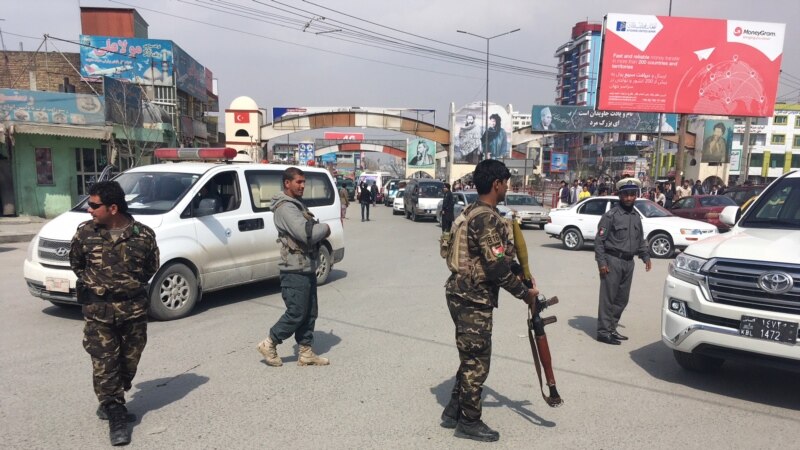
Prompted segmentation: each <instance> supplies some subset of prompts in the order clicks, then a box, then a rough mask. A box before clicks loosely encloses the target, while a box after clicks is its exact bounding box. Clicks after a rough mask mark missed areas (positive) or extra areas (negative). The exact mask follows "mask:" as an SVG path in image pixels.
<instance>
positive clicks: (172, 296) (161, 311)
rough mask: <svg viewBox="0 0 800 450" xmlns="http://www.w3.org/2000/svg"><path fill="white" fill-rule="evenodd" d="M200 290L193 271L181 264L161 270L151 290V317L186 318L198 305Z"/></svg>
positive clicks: (170, 265) (162, 318)
mask: <svg viewBox="0 0 800 450" xmlns="http://www.w3.org/2000/svg"><path fill="white" fill-rule="evenodd" d="M199 294H200V289H199V288H198V286H197V277H196V276H195V275H194V272H192V270H191V269H189V268H188V267H186V266H185V265H183V264H180V263H173V264H168V265H167V266H166V267H163V268H161V270H160V271H159V273H158V275H156V277H155V279H154V280H153V284H152V285H151V288H150V315H151V316H152V317H153V318H154V319H157V320H174V319H180V318H181V317H186V316H188V315H189V313H190V312H191V311H192V309H193V308H194V305H195V304H196V303H197V298H198V296H199Z"/></svg>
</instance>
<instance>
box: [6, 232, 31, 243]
mask: <svg viewBox="0 0 800 450" xmlns="http://www.w3.org/2000/svg"><path fill="white" fill-rule="evenodd" d="M34 237H36V233H20V234H7V235H2V234H0V244H15V243H19V242H30V241H31V240H32V239H33V238H34Z"/></svg>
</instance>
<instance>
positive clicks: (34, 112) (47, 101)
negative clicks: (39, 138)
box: [0, 89, 106, 125]
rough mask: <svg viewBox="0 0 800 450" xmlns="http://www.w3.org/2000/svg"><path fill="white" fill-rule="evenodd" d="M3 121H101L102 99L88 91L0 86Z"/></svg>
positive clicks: (96, 122) (71, 122)
mask: <svg viewBox="0 0 800 450" xmlns="http://www.w3.org/2000/svg"><path fill="white" fill-rule="evenodd" d="M3 121H13V122H39V123H58V124H68V125H105V123H106V119H105V102H104V100H103V97H96V96H94V95H88V94H70V93H64V92H41V91H25V90H17V89H0V122H3Z"/></svg>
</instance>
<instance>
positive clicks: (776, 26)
mask: <svg viewBox="0 0 800 450" xmlns="http://www.w3.org/2000/svg"><path fill="white" fill-rule="evenodd" d="M785 31H786V25H785V24H780V23H764V22H745V21H737V20H721V19H697V18H686V17H666V16H645V15H635V14H608V15H607V16H606V23H605V34H604V42H603V57H602V61H601V67H600V87H599V97H598V109H600V110H610V111H641V112H647V111H654V112H665V113H690V114H716V115H726V116H756V117H767V116H771V115H772V112H773V109H774V106H775V95H776V93H777V90H778V77H779V75H780V68H781V60H782V55H783V40H784V36H785Z"/></svg>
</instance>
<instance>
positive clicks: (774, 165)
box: [729, 103, 800, 184]
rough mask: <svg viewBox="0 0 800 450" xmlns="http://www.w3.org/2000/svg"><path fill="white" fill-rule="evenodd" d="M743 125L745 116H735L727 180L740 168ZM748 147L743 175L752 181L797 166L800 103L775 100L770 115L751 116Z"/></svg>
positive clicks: (769, 178) (736, 175)
mask: <svg viewBox="0 0 800 450" xmlns="http://www.w3.org/2000/svg"><path fill="white" fill-rule="evenodd" d="M744 129H745V120H744V119H741V118H737V119H735V122H734V127H733V143H732V146H731V154H732V158H731V167H730V171H729V175H730V178H731V179H732V180H729V182H730V181H736V180H738V178H739V174H740V173H741V171H742V170H744V166H745V164H744V160H743V158H742V157H741V155H742V150H743V145H742V144H743V142H744ZM749 151H750V164H749V169H748V171H747V179H748V180H750V181H752V182H753V183H754V184H762V183H768V182H770V181H772V180H774V179H775V178H777V177H779V176H781V175H782V174H784V173H786V172H788V171H789V170H792V169H800V104H797V103H792V104H787V103H778V104H776V105H775V113H774V114H773V116H772V117H760V118H753V119H751V125H750V145H749ZM730 184H733V183H730Z"/></svg>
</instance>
